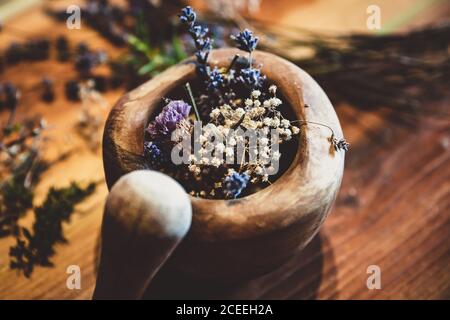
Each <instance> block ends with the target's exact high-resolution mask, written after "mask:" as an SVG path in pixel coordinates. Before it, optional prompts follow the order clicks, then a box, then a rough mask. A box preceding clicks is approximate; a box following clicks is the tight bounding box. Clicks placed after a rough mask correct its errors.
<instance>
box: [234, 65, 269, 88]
mask: <svg viewBox="0 0 450 320" xmlns="http://www.w3.org/2000/svg"><path fill="white" fill-rule="evenodd" d="M238 79H239V80H240V81H241V82H242V83H243V84H244V85H246V86H247V87H249V88H250V89H256V88H259V87H261V86H262V84H263V83H264V81H265V80H266V76H263V75H261V71H260V70H259V69H253V68H246V69H241V72H240V75H239V78H238Z"/></svg>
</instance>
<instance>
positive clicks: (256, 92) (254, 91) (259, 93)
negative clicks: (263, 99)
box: [252, 90, 261, 99]
mask: <svg viewBox="0 0 450 320" xmlns="http://www.w3.org/2000/svg"><path fill="white" fill-rule="evenodd" d="M260 95H261V91H259V90H253V91H252V97H253V98H255V99H258V97H259V96H260Z"/></svg>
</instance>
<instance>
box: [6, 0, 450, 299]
mask: <svg viewBox="0 0 450 320" xmlns="http://www.w3.org/2000/svg"><path fill="white" fill-rule="evenodd" d="M69 2H70V3H72V2H73V1H69ZM288 2H289V1H276V2H272V1H263V4H262V10H263V13H262V14H261V17H262V18H265V19H281V20H282V21H283V23H289V24H297V25H299V24H301V25H302V26H305V27H318V28H322V29H330V30H337V31H349V30H360V31H361V30H364V29H365V19H366V17H367V15H366V13H365V10H366V8H367V6H368V5H369V4H371V2H370V1H356V0H347V1H337V0H333V1H325V0H308V1H306V0H305V1H290V2H289V3H288ZM344 2H345V5H344ZM377 2H378V4H379V5H380V7H381V8H382V19H383V20H382V21H383V23H384V22H385V21H386V22H387V23H389V24H390V26H394V27H395V28H396V29H407V28H410V27H411V26H416V25H421V24H424V23H427V22H432V21H435V20H438V19H440V18H442V17H445V16H446V15H447V16H448V13H449V10H450V9H449V7H448V6H447V5H446V4H445V2H442V1H437V2H432V1H407V0H403V1H395V2H394V1H388V0H383V1H377ZM405 12H406V13H407V14H406V13H405ZM408 12H409V13H408ZM418 12H420V13H418ZM299 21H300V22H299ZM8 24H10V25H13V26H16V27H17V28H21V29H24V28H25V29H27V30H29V32H30V33H32V34H40V35H48V36H51V37H56V35H57V34H66V35H67V36H68V37H69V38H70V39H71V40H72V42H76V41H79V40H86V41H87V42H88V43H90V44H91V45H92V47H94V48H106V49H107V50H108V51H109V52H110V54H112V55H114V54H117V53H116V50H115V49H114V48H113V47H111V46H110V45H109V44H108V43H106V42H105V41H104V40H103V39H101V38H100V37H99V36H97V34H96V33H95V32H93V31H91V30H89V29H88V28H87V27H84V26H83V28H82V30H79V31H76V30H73V31H68V30H66V29H65V28H64V27H63V25H62V24H58V23H56V22H54V21H53V20H51V19H49V18H48V17H46V16H44V15H43V13H42V12H41V11H40V10H38V9H32V10H30V11H27V12H24V13H21V14H20V15H18V16H16V17H15V18H14V19H12V20H11V21H9V22H8ZM14 39H16V36H15V35H13V34H12V33H10V32H8V31H5V32H4V33H3V34H0V47H2V48H4V46H5V45H6V44H7V43H8V42H10V41H11V40H14ZM44 74H49V75H51V76H52V77H54V78H56V79H60V80H64V79H68V78H70V77H72V76H74V75H75V74H74V71H73V70H72V66H71V65H69V64H60V63H56V62H54V61H46V62H39V63H33V64H27V65H24V64H22V65H19V66H16V67H13V68H9V69H7V71H6V72H5V73H3V74H1V75H0V80H1V81H4V80H11V81H13V82H14V83H16V84H17V85H18V86H19V87H20V88H22V90H23V91H24V97H23V100H22V103H21V106H20V110H21V111H20V117H25V116H28V115H33V114H37V113H39V114H41V115H43V116H44V117H45V118H46V119H47V121H48V122H49V124H50V125H51V127H50V129H49V130H48V133H47V135H48V137H49V142H48V143H47V147H46V149H45V150H46V151H45V156H46V158H48V159H54V158H56V157H57V156H58V155H59V154H61V153H62V152H65V151H70V150H72V153H71V154H70V156H69V157H68V158H67V159H66V160H65V161H63V162H60V163H58V164H56V165H54V166H53V167H51V169H50V170H49V171H47V172H45V174H44V176H43V179H42V181H41V182H40V183H39V185H38V187H37V191H36V192H37V197H36V200H37V203H40V202H41V201H42V199H43V197H44V196H45V194H46V192H47V190H48V188H49V187H50V186H52V185H56V186H65V185H67V184H68V183H69V182H70V181H71V180H76V181H90V180H92V179H94V180H102V179H103V168H102V160H101V152H100V150H94V151H93V150H91V149H90V148H89V147H88V146H87V145H86V143H85V141H84V140H83V139H81V138H80V137H79V135H77V133H76V131H75V130H74V126H75V124H76V122H77V117H78V115H79V112H80V105H79V104H77V103H69V102H67V101H66V100H65V98H64V97H63V95H62V85H63V82H64V81H59V82H58V84H57V92H58V93H59V94H58V96H57V99H56V101H55V102H54V103H53V104H51V105H47V104H44V103H42V102H40V101H39V100H38V99H37V97H36V95H35V94H32V93H31V94H28V93H27V90H28V89H29V88H31V87H33V86H34V85H36V84H37V83H38V82H39V81H40V79H41V76H42V75H44ZM122 93H123V92H120V91H116V92H109V93H107V94H106V95H105V99H106V100H107V101H108V102H109V103H110V104H113V103H114V102H115V101H116V100H117V99H118V97H119V96H120V95H121V94H122ZM442 106H443V107H447V108H448V101H444V102H442ZM336 109H337V112H338V115H339V117H340V120H341V124H342V127H343V129H344V132H345V135H346V138H347V140H348V141H350V143H351V145H352V146H351V150H350V152H348V155H347V163H346V171H345V174H344V180H343V184H342V189H341V192H340V195H339V197H338V199H337V201H336V204H335V206H334V209H333V212H332V214H331V216H330V217H329V218H328V220H327V221H326V223H325V225H324V226H323V228H322V229H321V231H320V233H319V234H318V236H317V237H315V239H314V240H313V241H312V243H311V244H310V245H309V246H308V247H307V248H306V249H305V250H304V251H303V252H301V253H299V254H298V255H297V256H295V257H293V258H292V259H291V260H290V261H289V262H288V263H286V264H285V265H284V266H283V267H281V268H280V269H278V270H276V271H274V272H272V273H270V274H268V275H265V276H263V277H261V278H258V279H254V280H252V281H249V282H247V283H242V284H239V285H237V286H234V287H231V288H230V287H228V288H225V287H223V288H222V287H213V286H208V285H197V284H195V285H194V283H193V282H192V280H189V279H184V278H180V277H178V276H177V275H173V274H168V272H166V271H164V270H163V272H161V274H160V275H159V276H158V278H157V279H156V281H155V283H154V286H153V287H151V288H150V289H149V291H148V293H147V295H146V296H147V297H148V298H196V297H198V298H243V299H248V298H252V299H253V298H266V299H312V298H318V299H349V298H350V299H372V298H376V299H384V298H388V299H412V298H414V299H433V298H437V299H448V298H450V241H449V240H450V237H449V236H450V128H449V126H448V125H446V126H442V125H440V126H438V125H436V124H429V123H418V124H417V126H416V127H415V128H412V129H411V128H407V127H404V126H402V125H399V124H397V123H396V122H395V121H392V120H390V119H389V117H388V116H387V115H386V114H383V113H381V112H377V111H362V110H360V109H358V108H357V107H355V106H350V105H344V104H340V105H337V106H336ZM107 112H108V110H106V109H105V110H103V111H101V113H102V115H103V119H104V118H105V116H106V114H107ZM4 119H5V115H4V114H2V115H0V121H1V122H2V123H4ZM106 194H107V189H106V187H105V185H104V184H101V185H100V187H99V188H98V189H97V191H96V192H95V194H94V195H93V196H91V197H90V198H89V199H88V200H86V201H85V202H83V203H82V204H81V205H79V206H78V207H77V210H76V213H75V214H74V215H73V218H72V220H71V222H70V223H69V224H66V225H65V228H64V230H65V234H66V236H67V238H68V240H69V243H68V244H66V245H58V246H57V248H56V250H57V254H56V255H55V257H54V259H53V261H54V263H55V267H53V268H41V267H38V268H37V269H36V270H35V272H34V273H33V274H32V277H31V278H30V279H26V278H25V277H23V276H19V275H17V274H16V273H15V272H14V271H11V270H9V267H8V264H9V257H8V250H9V247H10V246H11V245H12V244H13V242H14V241H13V239H11V238H4V239H1V240H0V298H2V299H89V298H90V297H91V295H92V291H93V287H94V284H95V267H94V266H95V261H96V259H97V249H98V236H99V227H100V224H101V217H102V211H103V203H104V199H105V196H106ZM21 223H23V224H24V225H30V224H31V223H32V216H31V215H30V214H28V215H27V216H26V218H24V219H23V220H22V221H21ZM72 264H76V265H79V266H80V268H81V274H82V279H81V285H82V288H81V290H69V289H67V287H66V279H67V276H68V275H67V274H66V268H67V266H69V265H72ZM369 265H378V266H379V267H380V268H381V285H382V288H381V289H380V290H369V289H368V288H367V287H366V280H367V277H368V276H369V275H368V274H367V273H366V270H367V267H368V266H369Z"/></svg>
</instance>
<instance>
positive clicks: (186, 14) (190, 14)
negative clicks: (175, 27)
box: [179, 6, 197, 24]
mask: <svg viewBox="0 0 450 320" xmlns="http://www.w3.org/2000/svg"><path fill="white" fill-rule="evenodd" d="M179 17H180V21H181V22H183V23H191V24H192V23H194V22H195V20H196V19H197V14H196V13H195V11H194V10H193V9H192V8H191V7H190V6H187V7H184V8H183V9H181V14H180V15H179Z"/></svg>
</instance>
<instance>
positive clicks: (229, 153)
mask: <svg viewBox="0 0 450 320" xmlns="http://www.w3.org/2000/svg"><path fill="white" fill-rule="evenodd" d="M225 154H226V156H227V157H231V156H233V155H234V149H233V148H230V147H228V148H225Z"/></svg>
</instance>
